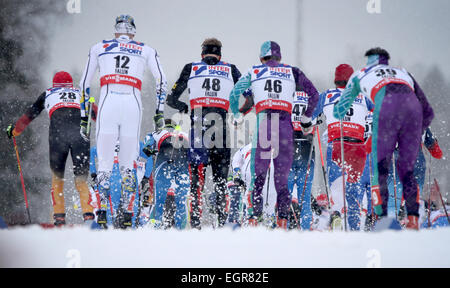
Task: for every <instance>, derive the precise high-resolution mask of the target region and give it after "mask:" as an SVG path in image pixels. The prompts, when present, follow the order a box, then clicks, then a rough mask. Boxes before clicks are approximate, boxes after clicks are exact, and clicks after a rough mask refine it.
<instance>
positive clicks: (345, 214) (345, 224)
mask: <svg viewBox="0 0 450 288" xmlns="http://www.w3.org/2000/svg"><path fill="white" fill-rule="evenodd" d="M340 126H341V162H342V194H343V200H344V227H345V231H347V205H346V203H345V163H344V162H345V158H344V125H343V122H342V119H341V120H340Z"/></svg>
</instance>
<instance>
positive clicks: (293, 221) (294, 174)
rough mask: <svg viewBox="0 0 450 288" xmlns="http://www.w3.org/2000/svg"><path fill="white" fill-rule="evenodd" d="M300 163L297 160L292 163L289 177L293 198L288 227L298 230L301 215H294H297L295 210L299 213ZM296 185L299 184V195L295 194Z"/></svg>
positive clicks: (290, 191) (289, 187)
mask: <svg viewBox="0 0 450 288" xmlns="http://www.w3.org/2000/svg"><path fill="white" fill-rule="evenodd" d="M299 161H300V159H296V160H294V161H293V162H292V167H291V169H290V171H289V176H288V189H289V194H290V197H291V208H290V211H289V215H291V216H290V217H289V223H288V225H289V227H290V228H291V229H293V228H296V227H297V225H299V224H300V223H297V222H299V221H300V219H299V217H300V215H296V214H295V215H294V213H296V211H295V208H297V211H298V201H299V200H298V198H297V197H298V196H297V194H298V187H299V185H298V183H297V182H298V181H297V179H298V178H300V177H299V174H300V173H299V170H298V162H299ZM295 184H297V193H294V186H295ZM300 193H301V192H300Z"/></svg>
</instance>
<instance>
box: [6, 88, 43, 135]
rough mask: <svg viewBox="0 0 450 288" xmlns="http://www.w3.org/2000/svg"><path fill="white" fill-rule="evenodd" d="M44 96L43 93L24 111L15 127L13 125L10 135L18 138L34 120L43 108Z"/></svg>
mask: <svg viewBox="0 0 450 288" xmlns="http://www.w3.org/2000/svg"><path fill="white" fill-rule="evenodd" d="M45 95H46V93H45V92H43V93H42V94H41V95H39V97H38V99H37V100H36V102H34V103H33V104H32V105H31V106H30V107H28V109H27V110H26V111H25V113H24V114H23V115H22V117H20V118H19V120H17V122H16V125H14V129H13V132H12V135H13V136H14V137H15V136H19V135H20V134H21V133H22V132H23V130H25V128H26V127H27V126H28V124H30V122H31V121H33V120H34V118H36V117H37V116H38V115H39V114H40V113H41V112H42V110H44V108H45Z"/></svg>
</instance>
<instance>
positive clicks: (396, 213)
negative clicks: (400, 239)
mask: <svg viewBox="0 0 450 288" xmlns="http://www.w3.org/2000/svg"><path fill="white" fill-rule="evenodd" d="M392 177H393V180H392V181H393V182H394V205H395V220H398V217H397V215H398V211H397V174H396V173H395V153H394V154H392Z"/></svg>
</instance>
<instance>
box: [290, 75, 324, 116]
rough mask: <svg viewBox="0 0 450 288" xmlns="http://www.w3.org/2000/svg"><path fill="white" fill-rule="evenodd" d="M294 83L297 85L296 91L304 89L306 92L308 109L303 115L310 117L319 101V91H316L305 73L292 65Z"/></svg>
mask: <svg viewBox="0 0 450 288" xmlns="http://www.w3.org/2000/svg"><path fill="white" fill-rule="evenodd" d="M293 72H294V78H295V84H296V85H297V91H304V92H306V93H307V94H308V96H309V99H308V109H306V111H305V114H304V115H305V116H307V117H312V115H313V112H314V109H315V108H316V106H317V103H318V102H319V92H317V89H316V87H314V85H313V84H312V83H311V81H309V79H308V78H307V77H306V76H305V74H304V73H303V72H302V71H301V70H300V69H298V68H297V67H293Z"/></svg>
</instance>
